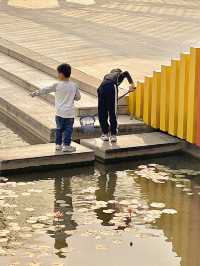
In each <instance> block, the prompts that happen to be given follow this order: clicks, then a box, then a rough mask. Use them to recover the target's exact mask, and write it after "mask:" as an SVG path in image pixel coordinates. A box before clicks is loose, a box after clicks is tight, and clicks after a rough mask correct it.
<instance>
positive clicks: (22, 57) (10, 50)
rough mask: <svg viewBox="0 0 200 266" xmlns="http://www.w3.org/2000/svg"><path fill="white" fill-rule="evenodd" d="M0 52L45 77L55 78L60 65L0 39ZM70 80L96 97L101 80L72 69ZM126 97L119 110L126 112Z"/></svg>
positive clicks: (120, 91) (121, 92)
mask: <svg viewBox="0 0 200 266" xmlns="http://www.w3.org/2000/svg"><path fill="white" fill-rule="evenodd" d="M0 52H1V53H4V54H5V55H8V56H9V57H12V58H14V59H16V60H18V61H21V62H23V63H24V64H26V65H29V66H31V67H33V68H35V69H38V70H40V71H42V72H43V73H46V74H47V75H49V76H51V77H54V78H56V77H57V73H56V68H57V66H58V65H59V64H60V63H63V62H58V61H56V60H54V59H52V58H49V57H46V56H43V55H41V54H38V53H36V52H34V51H32V50H30V49H27V48H25V47H23V46H20V45H17V44H16V43H13V42H11V41H8V40H5V39H3V38H0ZM72 79H73V80H74V81H75V82H77V83H78V84H79V85H80V87H81V90H82V91H85V92H86V93H89V94H90V95H93V96H97V88H98V86H99V84H100V83H101V80H99V79H97V78H95V77H93V76H91V75H88V74H86V73H84V72H82V71H80V70H78V69H75V68H73V71H72ZM125 92H126V90H124V89H120V90H119V96H121V95H123V94H124V93H125ZM127 101H128V100H127V97H125V98H124V99H122V100H120V105H121V108H122V109H123V108H124V110H126V112H127Z"/></svg>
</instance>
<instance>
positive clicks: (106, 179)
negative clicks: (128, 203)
mask: <svg viewBox="0 0 200 266" xmlns="http://www.w3.org/2000/svg"><path fill="white" fill-rule="evenodd" d="M116 185H117V175H116V173H114V172H111V173H109V172H105V173H101V174H100V176H99V177H98V189H97V190H96V191H95V196H96V200H97V201H105V202H109V201H111V200H114V199H115V197H114V193H115V189H116ZM107 209H115V211H117V210H116V207H115V204H112V203H110V204H108V205H107V207H101V208H98V209H96V210H95V212H96V214H97V218H98V219H100V220H101V221H102V225H104V226H112V225H113V223H110V221H111V220H112V219H113V217H114V215H115V212H113V213H105V210H107Z"/></svg>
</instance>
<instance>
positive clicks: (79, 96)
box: [74, 87, 81, 101]
mask: <svg viewBox="0 0 200 266" xmlns="http://www.w3.org/2000/svg"><path fill="white" fill-rule="evenodd" d="M80 99H81V93H80V90H79V87H77V89H76V95H75V98H74V100H75V101H80Z"/></svg>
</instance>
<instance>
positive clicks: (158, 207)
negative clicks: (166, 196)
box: [150, 202, 165, 209]
mask: <svg viewBox="0 0 200 266" xmlns="http://www.w3.org/2000/svg"><path fill="white" fill-rule="evenodd" d="M150 206H151V207H152V208H156V209H163V208H165V204H164V203H158V202H153V203H151V204H150Z"/></svg>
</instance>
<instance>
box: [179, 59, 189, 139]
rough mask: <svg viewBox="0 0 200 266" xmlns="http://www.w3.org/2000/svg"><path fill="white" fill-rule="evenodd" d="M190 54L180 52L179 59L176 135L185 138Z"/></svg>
mask: <svg viewBox="0 0 200 266" xmlns="http://www.w3.org/2000/svg"><path fill="white" fill-rule="evenodd" d="M189 67H190V55H189V54H182V55H181V61H180V83H179V102H178V131H177V136H178V137H179V138H182V139H185V138H186V134H187V101H188V85H189Z"/></svg>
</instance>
